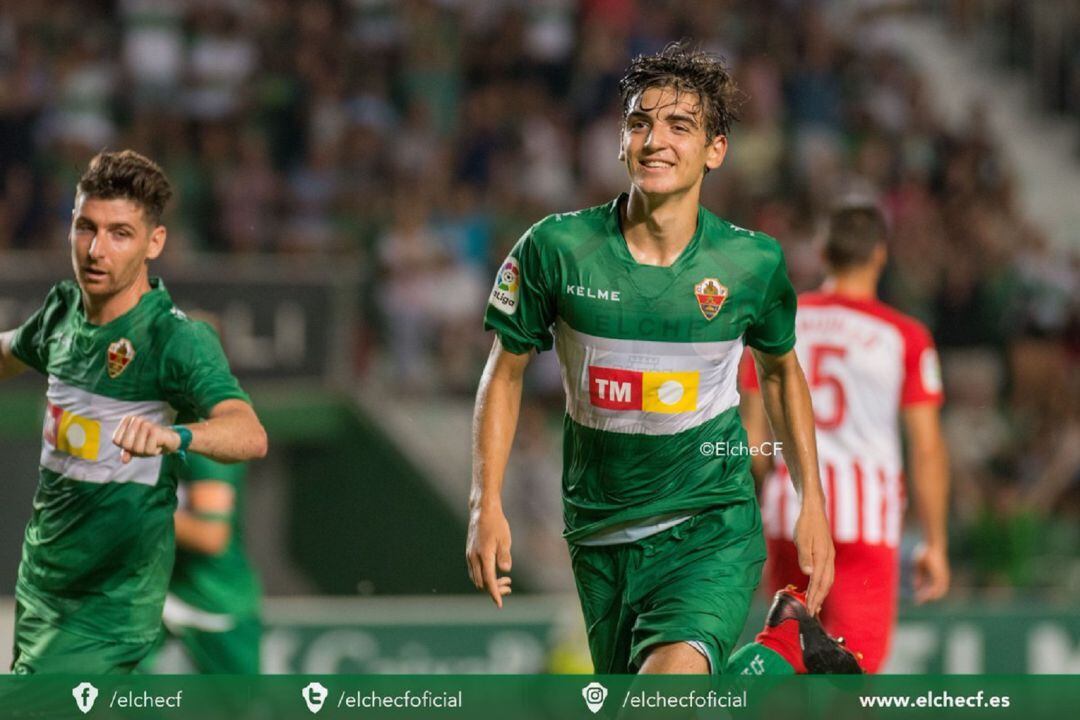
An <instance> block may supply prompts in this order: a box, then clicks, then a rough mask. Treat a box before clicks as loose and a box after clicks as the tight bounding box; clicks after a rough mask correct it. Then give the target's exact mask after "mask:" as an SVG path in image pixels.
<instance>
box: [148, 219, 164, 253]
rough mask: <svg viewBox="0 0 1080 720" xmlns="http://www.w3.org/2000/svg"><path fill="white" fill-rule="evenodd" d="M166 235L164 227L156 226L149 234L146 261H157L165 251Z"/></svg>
mask: <svg viewBox="0 0 1080 720" xmlns="http://www.w3.org/2000/svg"><path fill="white" fill-rule="evenodd" d="M167 234H168V233H167V232H166V230H165V226H164V225H158V226H157V227H156V228H154V229H153V230H152V231H151V232H150V245H149V247H147V248H146V259H147V260H157V259H158V257H159V256H160V255H161V253H162V251H163V250H165V239H166V235H167Z"/></svg>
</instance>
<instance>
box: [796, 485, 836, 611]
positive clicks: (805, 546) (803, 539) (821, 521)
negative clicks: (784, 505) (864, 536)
mask: <svg viewBox="0 0 1080 720" xmlns="http://www.w3.org/2000/svg"><path fill="white" fill-rule="evenodd" d="M794 539H795V548H796V549H797V550H798V553H799V567H800V568H801V569H802V571H803V573H805V574H806V575H809V576H810V584H809V585H808V586H807V588H806V607H807V609H808V610H809V611H810V614H811V615H817V614H818V611H819V610H821V605H822V603H824V602H825V596H826V595H828V594H829V589H830V588H831V587H832V584H833V576H834V575H833V573H834V570H833V558H834V557H835V556H836V550H835V549H834V548H833V543H832V533H830V532H829V521H828V519H826V517H825V510H824V509H823V508H822V507H820V506H819V505H817V504H814V505H811V506H807V504H806V503H805V501H804V503H803V507H802V510H800V511H799V519H798V520H796V521H795V538H794Z"/></svg>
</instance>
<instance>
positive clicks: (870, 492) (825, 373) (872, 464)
mask: <svg viewBox="0 0 1080 720" xmlns="http://www.w3.org/2000/svg"><path fill="white" fill-rule="evenodd" d="M795 323H796V336H797V338H798V340H797V343H796V346H795V352H796V354H797V355H798V357H799V363H800V364H801V365H802V368H803V372H804V373H805V374H806V381H807V384H808V385H809V386H810V392H811V395H812V396H813V402H814V420H815V426H816V431H817V445H818V459H819V461H820V464H821V484H822V487H823V489H824V491H825V502H826V512H827V514H828V517H829V524H830V526H831V528H832V533H833V540H834V541H835V542H838V543H855V542H857V543H865V544H868V545H886V546H888V547H897V546H898V545H899V544H900V529H901V528H900V526H901V522H902V519H903V514H904V503H905V493H904V478H903V459H902V452H901V447H900V445H901V443H900V410H901V409H902V408H904V407H907V406H910V405H916V404H919V403H934V404H938V405H940V404H941V402H942V399H943V398H942V390H941V371H940V368H939V365H938V358H937V352H936V351H935V349H934V342H933V339H932V338H931V337H930V333H929V332H928V331H927V329H926V328H925V327H924V326H923V325H922V323H920V322H919V321H917V320H915V319H914V318H911V317H908V316H907V315H904V314H903V313H901V312H899V311H897V310H894V309H893V308H891V307H889V306H888V305H886V304H884V303H882V302H879V301H877V300H860V299H853V298H847V297H842V296H840V295H837V294H835V293H829V292H812V293H805V294H803V295H801V296H800V297H799V311H798V315H797V316H796V320H795ZM743 360H744V362H743V372H742V373H741V375H742V385H743V389H744V390H751V391H756V390H757V389H758V382H757V375H756V373H755V371H754V364H753V360H752V358H751V356H750V354H749V353H747V354H746V357H744V359H743ZM761 512H762V519H763V521H764V524H765V534H766V536H767V537H770V538H786V539H791V538H792V536H793V533H794V527H795V520H796V518H797V517H798V513H799V500H798V498H797V497H796V495H795V490H794V489H793V488H792V486H791V480H790V478H789V475H788V470H787V467H786V466H785V465H784V462H783V457H782V456H778V457H777V458H776V470H775V471H774V472H772V473H770V475H769V477H768V478H767V479H766V481H765V485H764V487H763V489H762V502H761Z"/></svg>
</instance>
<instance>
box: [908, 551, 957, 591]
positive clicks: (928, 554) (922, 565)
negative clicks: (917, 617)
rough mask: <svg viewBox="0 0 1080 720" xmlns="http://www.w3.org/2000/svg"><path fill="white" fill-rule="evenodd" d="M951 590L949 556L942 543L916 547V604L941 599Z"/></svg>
mask: <svg viewBox="0 0 1080 720" xmlns="http://www.w3.org/2000/svg"><path fill="white" fill-rule="evenodd" d="M947 592H949V556H948V553H946V552H945V548H943V547H941V546H940V545H919V546H918V547H917V548H915V604H916V605H922V604H923V603H925V602H930V601H931V600H939V599H941V598H943V597H945V593H947Z"/></svg>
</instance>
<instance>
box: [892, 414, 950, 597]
mask: <svg viewBox="0 0 1080 720" xmlns="http://www.w3.org/2000/svg"><path fill="white" fill-rule="evenodd" d="M902 418H903V423H904V430H905V431H906V432H907V438H908V452H907V455H908V457H907V466H908V472H909V474H910V476H911V485H912V489H913V490H914V495H915V509H916V511H917V513H918V516H919V523H920V525H922V531H923V544H922V546H920V548H919V549H918V551H917V552H916V555H915V601H916V602H917V603H920V604H921V603H924V602H926V601H928V600H937V599H938V598H940V597H942V596H944V595H945V593H946V592H948V590H949V555H948V536H947V531H946V518H947V516H948V511H949V458H948V452H947V451H946V449H945V439H944V437H943V436H942V434H941V417H940V412H939V410H938V407H937V405H935V404H933V403H921V404H919V405H913V406H911V407H908V408H905V409H904V411H903V413H902Z"/></svg>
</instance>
